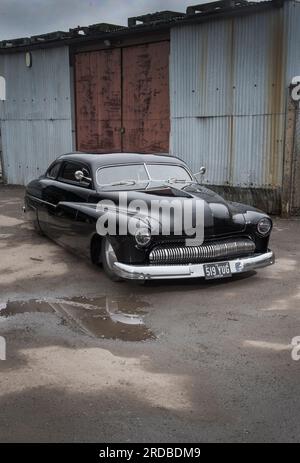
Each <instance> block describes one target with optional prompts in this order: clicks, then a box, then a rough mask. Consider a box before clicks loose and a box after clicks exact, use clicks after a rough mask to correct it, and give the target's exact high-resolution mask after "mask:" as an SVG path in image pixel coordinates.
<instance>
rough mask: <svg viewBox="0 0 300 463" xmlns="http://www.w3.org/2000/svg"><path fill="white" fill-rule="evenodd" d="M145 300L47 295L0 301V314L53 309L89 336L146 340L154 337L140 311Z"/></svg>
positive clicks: (49, 311)
mask: <svg viewBox="0 0 300 463" xmlns="http://www.w3.org/2000/svg"><path fill="white" fill-rule="evenodd" d="M146 305H147V303H145V302H143V301H140V300H138V299H137V298H133V297H129V298H126V300H125V298H124V300H123V299H121V298H119V299H117V298H115V299H112V298H109V297H107V296H104V297H100V298H94V299H93V298H90V299H88V298H84V297H76V298H72V299H47V300H28V301H8V302H7V303H0V316H3V317H10V316H14V315H17V314H22V313H34V312H38V313H55V314H57V315H58V316H59V317H60V318H63V319H64V320H66V321H67V322H68V323H69V324H70V325H71V326H72V327H73V328H79V329H80V330H81V331H83V332H84V333H85V334H88V335H89V336H93V337H98V338H106V339H121V340H123V341H145V340H147V339H155V336H154V334H153V333H152V332H151V331H150V330H149V329H148V328H147V327H146V326H145V324H144V320H143V315H144V314H145V313H146V312H144V311H143V307H145V306H146Z"/></svg>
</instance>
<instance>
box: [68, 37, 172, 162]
mask: <svg viewBox="0 0 300 463" xmlns="http://www.w3.org/2000/svg"><path fill="white" fill-rule="evenodd" d="M75 83H76V130H77V148H78V149H79V150H82V151H91V152H120V151H124V152H126V151H127V152H128V151H129V152H144V153H151V152H167V151H168V150H169V130H170V109H169V42H167V41H166V42H158V43H151V44H146V45H136V46H131V47H128V48H123V49H120V48H119V49H112V50H101V51H95V52H87V53H79V54H77V55H76V57H75Z"/></svg>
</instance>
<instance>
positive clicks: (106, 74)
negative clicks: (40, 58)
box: [75, 48, 121, 153]
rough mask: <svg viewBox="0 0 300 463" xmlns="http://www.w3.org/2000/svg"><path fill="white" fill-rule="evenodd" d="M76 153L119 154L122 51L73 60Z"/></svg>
mask: <svg viewBox="0 0 300 463" xmlns="http://www.w3.org/2000/svg"><path fill="white" fill-rule="evenodd" d="M75 88H76V132H77V149H78V150H82V151H89V152H98V153H101V152H120V151H121V50H120V49H117V48H115V49H111V50H101V51H95V52H88V53H79V54H77V55H76V56H75Z"/></svg>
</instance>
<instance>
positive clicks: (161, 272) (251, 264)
mask: <svg viewBox="0 0 300 463" xmlns="http://www.w3.org/2000/svg"><path fill="white" fill-rule="evenodd" d="M227 262H229V264H230V269H231V273H232V274H233V275H234V274H236V273H243V272H249V270H255V269H258V268H263V267H267V266H268V265H272V264H274V263H275V255H274V253H273V252H272V251H268V252H266V253H264V254H259V255H255V256H253V257H245V258H240V259H233V260H229V261H227ZM209 263H211V262H205V264H209ZM205 264H187V265H127V264H122V263H121V262H115V264H114V267H115V272H116V273H117V275H118V276H120V277H122V278H126V279H127V280H167V279H173V278H203V277H204V276H205V274H204V268H203V266H204V265H205Z"/></svg>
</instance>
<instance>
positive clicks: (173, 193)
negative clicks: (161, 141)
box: [97, 184, 253, 238]
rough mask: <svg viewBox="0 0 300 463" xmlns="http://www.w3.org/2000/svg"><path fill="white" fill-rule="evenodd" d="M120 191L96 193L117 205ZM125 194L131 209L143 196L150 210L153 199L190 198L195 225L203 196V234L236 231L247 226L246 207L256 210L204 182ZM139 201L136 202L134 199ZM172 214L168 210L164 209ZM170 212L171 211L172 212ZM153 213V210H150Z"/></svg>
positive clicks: (210, 234) (151, 188)
mask: <svg viewBox="0 0 300 463" xmlns="http://www.w3.org/2000/svg"><path fill="white" fill-rule="evenodd" d="M120 193H121V192H116V191H114V192H108V191H106V192H103V191H102V192H99V193H98V194H97V197H98V199H99V201H101V200H110V201H113V202H114V203H115V204H116V205H119V204H120V196H119V194H120ZM124 193H125V195H124V198H125V197H126V201H127V207H128V208H129V211H131V206H130V204H132V201H137V200H138V201H139V200H142V201H143V202H145V204H147V206H148V210H149V211H151V203H152V201H156V202H157V201H162V200H163V202H164V203H165V202H166V201H167V202H170V203H171V202H172V201H173V200H174V199H176V200H179V201H189V200H190V201H191V203H192V211H193V212H192V214H193V226H195V222H196V221H195V216H196V213H197V209H196V206H195V204H196V202H197V201H195V200H197V199H201V200H202V201H203V206H204V236H205V238H207V237H214V236H220V235H228V234H233V233H241V232H243V231H244V230H245V228H246V220H245V216H244V214H245V213H246V212H247V210H253V209H252V208H251V207H249V208H248V207H247V206H243V205H239V204H237V203H231V202H228V201H226V200H225V199H223V198H222V197H221V196H219V195H218V194H216V193H215V192H213V191H212V190H209V189H208V188H206V187H203V186H201V185H198V184H195V185H186V186H184V187H182V186H181V185H180V186H179V187H177V185H176V186H174V185H173V184H172V185H169V184H168V185H164V184H162V185H155V186H153V187H151V186H150V187H148V188H147V189H146V190H128V191H126V192H124V191H122V194H124ZM135 204H136V203H135ZM163 213H166V214H169V212H168V211H166V212H163ZM169 215H170V214H169ZM148 216H150V217H151V213H149V214H148Z"/></svg>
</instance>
